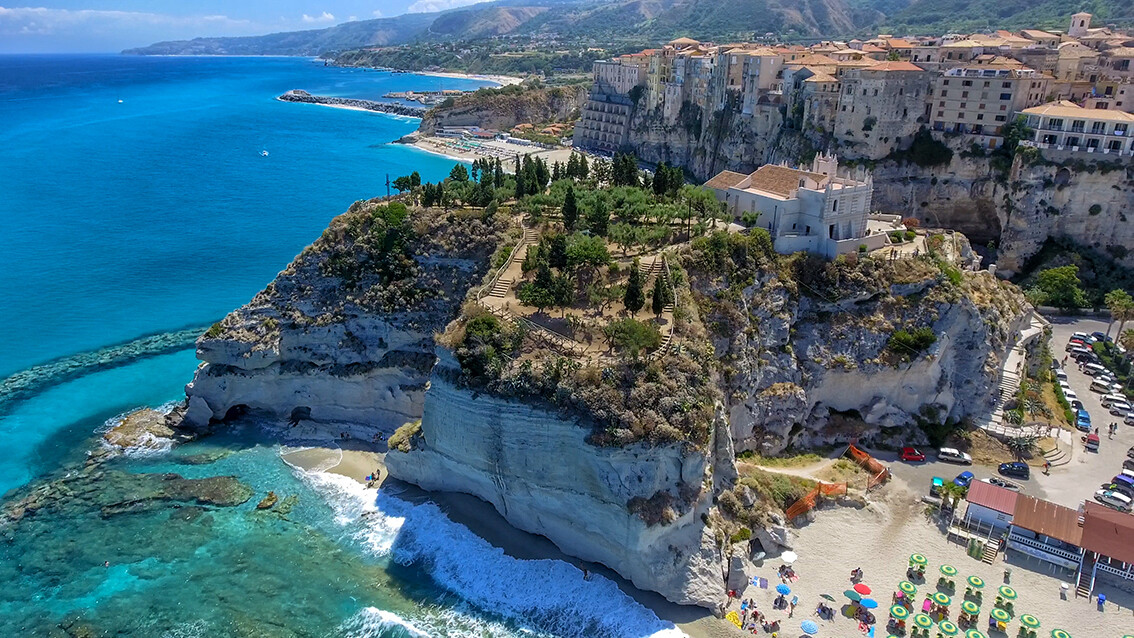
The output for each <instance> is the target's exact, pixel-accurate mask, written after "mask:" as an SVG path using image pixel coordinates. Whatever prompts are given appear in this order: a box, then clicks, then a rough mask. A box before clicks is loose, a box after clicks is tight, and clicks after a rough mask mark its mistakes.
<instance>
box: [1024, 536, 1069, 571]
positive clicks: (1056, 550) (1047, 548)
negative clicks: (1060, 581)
mask: <svg viewBox="0 0 1134 638" xmlns="http://www.w3.org/2000/svg"><path fill="white" fill-rule="evenodd" d="M1016 543H1018V544H1020V545H1026V546H1028V547H1031V548H1032V549H1037V550H1039V551H1041V552H1047V553H1048V554H1051V555H1052V556H1057V557H1059V558H1063V559H1065V560H1068V561H1071V562H1073V563H1075V564H1076V565H1077V564H1079V558H1080V555H1079V553H1078V552H1072V551H1069V550H1066V549H1063V548H1062V547H1055V546H1054V545H1048V544H1047V543H1043V542H1040V541H1037V540H1035V539H1032V538H1027V537H1026V536H1020V535H1018V534H1015V533H1012V534H1009V535H1008V547H1009V548H1011V547H1012V545H1013V544H1016Z"/></svg>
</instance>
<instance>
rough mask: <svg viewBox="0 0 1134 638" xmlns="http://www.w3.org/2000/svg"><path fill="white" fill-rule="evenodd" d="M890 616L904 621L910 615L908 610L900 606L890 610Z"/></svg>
mask: <svg viewBox="0 0 1134 638" xmlns="http://www.w3.org/2000/svg"><path fill="white" fill-rule="evenodd" d="M890 615H891V616H893V617H894V618H897V619H898V620H905V619H906V618H908V617H909V615H910V610H908V609H906V608H905V607H902V606H901V605H894V606H893V607H891V608H890Z"/></svg>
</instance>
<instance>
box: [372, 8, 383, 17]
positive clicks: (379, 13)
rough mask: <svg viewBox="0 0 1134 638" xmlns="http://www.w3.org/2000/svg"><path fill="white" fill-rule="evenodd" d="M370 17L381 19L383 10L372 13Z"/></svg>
mask: <svg viewBox="0 0 1134 638" xmlns="http://www.w3.org/2000/svg"><path fill="white" fill-rule="evenodd" d="M370 15H372V16H374V17H375V18H381V17H382V10H381V9H375V10H374V12H373V13H371V14H370Z"/></svg>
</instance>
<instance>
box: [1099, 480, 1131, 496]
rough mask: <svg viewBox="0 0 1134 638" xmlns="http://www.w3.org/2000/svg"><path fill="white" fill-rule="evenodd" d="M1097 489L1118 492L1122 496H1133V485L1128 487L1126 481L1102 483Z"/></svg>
mask: <svg viewBox="0 0 1134 638" xmlns="http://www.w3.org/2000/svg"><path fill="white" fill-rule="evenodd" d="M1099 489H1103V490H1107V491H1108V492H1118V493H1119V494H1122V495H1123V496H1129V497H1130V498H1134V487H1130V486H1129V485H1127V484H1126V483H1103V484H1102V486H1101V487H1100V488H1099Z"/></svg>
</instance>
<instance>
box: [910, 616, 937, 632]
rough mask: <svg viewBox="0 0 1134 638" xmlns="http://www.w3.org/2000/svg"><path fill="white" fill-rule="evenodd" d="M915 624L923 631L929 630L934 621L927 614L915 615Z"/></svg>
mask: <svg viewBox="0 0 1134 638" xmlns="http://www.w3.org/2000/svg"><path fill="white" fill-rule="evenodd" d="M913 622H914V624H915V625H917V626H918V627H921V628H922V629H929V628H930V627H932V626H933V619H932V618H930V617H929V616H926V615H925V614H914V617H913Z"/></svg>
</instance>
